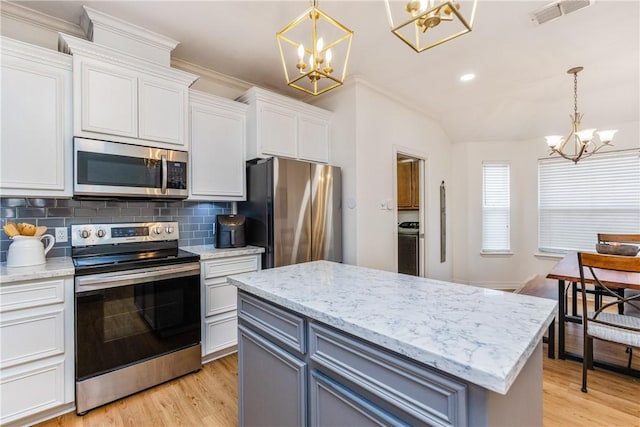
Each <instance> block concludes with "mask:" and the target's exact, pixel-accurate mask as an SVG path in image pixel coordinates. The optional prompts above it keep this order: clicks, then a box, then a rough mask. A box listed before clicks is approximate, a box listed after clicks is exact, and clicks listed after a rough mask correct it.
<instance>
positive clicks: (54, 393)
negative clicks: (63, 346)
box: [0, 361, 65, 424]
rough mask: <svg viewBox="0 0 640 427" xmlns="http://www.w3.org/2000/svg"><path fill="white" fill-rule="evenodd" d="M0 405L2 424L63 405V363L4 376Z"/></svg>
mask: <svg viewBox="0 0 640 427" xmlns="http://www.w3.org/2000/svg"><path fill="white" fill-rule="evenodd" d="M0 402H1V404H0V406H1V407H2V418H0V423H2V424H5V423H7V422H10V421H13V420H17V419H20V418H23V417H25V416H28V415H31V414H34V413H37V412H40V411H43V410H46V409H49V408H53V407H56V406H59V405H62V404H64V403H65V398H64V362H62V361H59V362H56V363H49V364H42V365H38V366H33V365H32V366H31V367H29V368H27V369H25V370H15V371H13V372H12V373H10V374H6V375H5V374H4V372H3V375H2V379H1V380H0Z"/></svg>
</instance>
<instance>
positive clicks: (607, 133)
mask: <svg viewBox="0 0 640 427" xmlns="http://www.w3.org/2000/svg"><path fill="white" fill-rule="evenodd" d="M616 132H618V130H617V129H611V130H601V131H599V132H596V133H597V134H598V138H600V141H601V142H602V143H603V144H608V143H610V142H611V141H612V140H613V136H614V135H615V134H616Z"/></svg>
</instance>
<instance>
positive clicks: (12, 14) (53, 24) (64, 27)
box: [0, 1, 85, 38]
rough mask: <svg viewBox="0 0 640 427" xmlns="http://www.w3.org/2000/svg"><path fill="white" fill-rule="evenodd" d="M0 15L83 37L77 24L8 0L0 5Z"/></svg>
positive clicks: (56, 31)
mask: <svg viewBox="0 0 640 427" xmlns="http://www.w3.org/2000/svg"><path fill="white" fill-rule="evenodd" d="M0 15H2V16H6V17H8V18H11V19H14V20H16V21H21V22H24V23H26V24H29V25H32V26H35V27H40V28H43V29H46V30H49V31H53V32H55V33H58V32H62V33H66V34H71V35H72V36H76V37H82V38H85V34H84V31H82V28H80V26H79V25H77V24H73V23H71V22H68V21H65V20H63V19H60V18H55V17H53V16H49V15H45V14H44V13H42V12H38V11H36V10H33V9H29V8H28V7H25V6H21V5H18V4H15V3H11V2H8V1H3V2H2V4H1V5H0Z"/></svg>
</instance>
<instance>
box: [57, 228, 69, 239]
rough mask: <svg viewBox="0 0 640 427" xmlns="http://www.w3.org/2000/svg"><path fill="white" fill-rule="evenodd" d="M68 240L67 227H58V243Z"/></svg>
mask: <svg viewBox="0 0 640 427" xmlns="http://www.w3.org/2000/svg"><path fill="white" fill-rule="evenodd" d="M68 240H69V238H68V235H67V227H56V243H64V242H67V241H68Z"/></svg>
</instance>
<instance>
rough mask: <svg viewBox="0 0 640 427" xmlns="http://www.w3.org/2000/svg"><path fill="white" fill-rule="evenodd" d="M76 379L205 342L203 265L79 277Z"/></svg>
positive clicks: (196, 264)
mask: <svg viewBox="0 0 640 427" xmlns="http://www.w3.org/2000/svg"><path fill="white" fill-rule="evenodd" d="M75 284H76V379H77V380H78V381H80V380H84V379H87V378H91V377H93V376H97V375H101V374H104V373H107V372H110V371H113V370H116V369H118V368H122V367H125V366H128V365H132V364H134V363H137V362H141V361H144V360H148V359H151V358H154V357H157V356H161V355H164V354H167V353H170V352H173V351H176V350H180V349H183V348H187V347H190V346H192V345H197V344H199V343H200V324H201V323H200V322H201V321H200V264H199V263H186V264H178V265H168V266H161V267H151V268H146V269H139V270H133V271H132V270H129V271H119V272H114V273H101V274H95V275H88V276H78V277H76V279H75Z"/></svg>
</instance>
